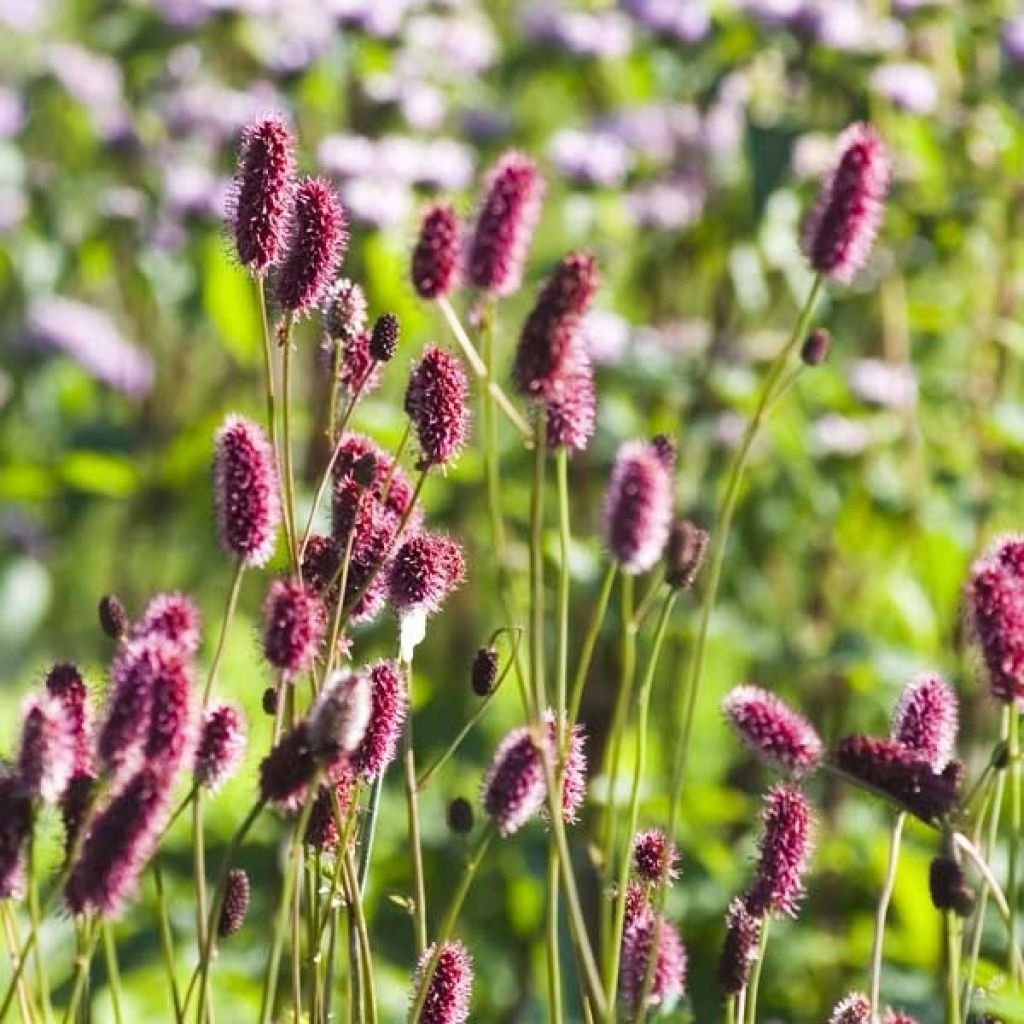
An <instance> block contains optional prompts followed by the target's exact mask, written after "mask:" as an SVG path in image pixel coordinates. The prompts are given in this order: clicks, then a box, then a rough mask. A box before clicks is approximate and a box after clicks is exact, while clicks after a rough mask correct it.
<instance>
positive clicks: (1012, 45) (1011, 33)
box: [1003, 17, 1024, 64]
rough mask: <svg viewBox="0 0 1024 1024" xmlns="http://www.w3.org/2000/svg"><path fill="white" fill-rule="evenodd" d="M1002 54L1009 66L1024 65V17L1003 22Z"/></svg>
mask: <svg viewBox="0 0 1024 1024" xmlns="http://www.w3.org/2000/svg"><path fill="white" fill-rule="evenodd" d="M1003 52H1004V53H1005V54H1006V57H1007V60H1009V61H1010V63H1011V64H1024V17H1019V18H1010V19H1008V20H1007V21H1004V22H1003Z"/></svg>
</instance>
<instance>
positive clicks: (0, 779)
mask: <svg viewBox="0 0 1024 1024" xmlns="http://www.w3.org/2000/svg"><path fill="white" fill-rule="evenodd" d="M31 830H32V800H31V797H30V795H29V793H28V792H27V791H26V790H25V787H24V786H23V785H22V784H21V782H20V781H19V779H18V776H17V775H16V774H15V772H13V771H11V770H10V768H8V767H7V766H5V765H0V900H7V899H15V898H19V897H21V896H22V895H23V894H24V891H25V849H26V844H27V842H28V837H29V833H30V832H31Z"/></svg>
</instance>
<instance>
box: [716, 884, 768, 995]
mask: <svg viewBox="0 0 1024 1024" xmlns="http://www.w3.org/2000/svg"><path fill="white" fill-rule="evenodd" d="M760 944H761V919H760V918H759V917H754V915H753V914H751V913H750V911H749V910H748V909H747V905H746V903H745V902H744V901H743V900H741V899H736V900H733V901H732V903H730V904H729V912H728V913H727V914H726V917H725V941H724V942H723V943H722V954H721V956H720V957H719V959H718V981H719V983H720V984H721V986H722V990H723V991H724V992H725V994H726V995H727V996H735V995H738V994H739V993H740V992H741V991H742V990H743V989H744V988H746V985H747V982H748V981H749V980H750V970H751V968H752V967H753V966H754V961H755V960H756V959H757V954H758V949H759V948H760Z"/></svg>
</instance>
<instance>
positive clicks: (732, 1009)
mask: <svg viewBox="0 0 1024 1024" xmlns="http://www.w3.org/2000/svg"><path fill="white" fill-rule="evenodd" d="M725 1024H736V997H735V996H729V998H728V999H726V1001H725Z"/></svg>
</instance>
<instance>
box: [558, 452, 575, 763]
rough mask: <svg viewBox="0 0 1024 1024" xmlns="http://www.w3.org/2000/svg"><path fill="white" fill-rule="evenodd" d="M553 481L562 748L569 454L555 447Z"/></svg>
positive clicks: (566, 655)
mask: <svg viewBox="0 0 1024 1024" xmlns="http://www.w3.org/2000/svg"><path fill="white" fill-rule="evenodd" d="M555 478H556V480H557V482H558V556H559V563H560V564H559V574H558V663H557V673H556V675H555V703H556V710H557V714H556V720H557V723H558V748H559V750H561V749H562V743H563V739H564V736H563V731H564V730H565V728H566V725H567V724H568V723H567V722H566V721H565V711H566V702H567V699H568V678H569V583H570V579H571V577H572V572H571V569H570V567H569V547H570V544H571V543H572V534H571V529H570V526H569V453H568V451H567V449H565V448H564V447H563V448H559V449H558V451H557V452H555Z"/></svg>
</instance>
